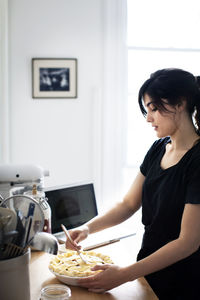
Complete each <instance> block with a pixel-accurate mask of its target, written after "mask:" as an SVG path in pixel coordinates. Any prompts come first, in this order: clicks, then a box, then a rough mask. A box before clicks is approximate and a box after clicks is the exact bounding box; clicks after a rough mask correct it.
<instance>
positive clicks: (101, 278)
mask: <svg viewBox="0 0 200 300" xmlns="http://www.w3.org/2000/svg"><path fill="white" fill-rule="evenodd" d="M199 246H200V204H186V205H185V209H184V213H183V217H182V224H181V232H180V235H179V237H178V238H177V239H176V240H174V241H172V242H169V243H168V244H166V245H165V246H163V247H161V248H160V249H159V250H157V251H156V252H154V253H153V254H151V255H149V256H148V257H146V258H144V259H142V260H140V261H138V262H136V263H134V264H132V265H130V266H127V267H118V266H112V265H105V266H102V267H101V266H95V267H94V270H100V269H102V270H104V272H101V273H99V274H97V275H95V276H94V277H93V278H91V279H81V280H80V282H79V283H80V285H81V286H84V287H87V288H89V290H91V291H95V292H103V291H106V290H109V289H112V288H114V287H116V286H118V285H120V284H123V283H125V282H127V281H132V280H135V279H137V278H139V277H142V276H145V275H148V274H150V273H153V272H156V271H159V270H161V269H163V268H166V267H168V266H170V265H172V264H173V263H176V262H178V261H180V260H182V259H184V258H186V257H188V256H189V255H191V254H192V253H194V252H195V251H197V249H198V248H199Z"/></svg>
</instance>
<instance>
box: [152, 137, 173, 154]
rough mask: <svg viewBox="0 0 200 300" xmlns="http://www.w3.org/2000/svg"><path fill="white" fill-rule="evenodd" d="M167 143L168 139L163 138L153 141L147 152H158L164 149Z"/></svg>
mask: <svg viewBox="0 0 200 300" xmlns="http://www.w3.org/2000/svg"><path fill="white" fill-rule="evenodd" d="M169 142H170V137H164V138H161V139H158V140H155V141H154V143H153V144H152V145H151V147H150V149H149V150H151V151H156V150H160V149H161V148H163V147H165V146H166V144H168V143H169Z"/></svg>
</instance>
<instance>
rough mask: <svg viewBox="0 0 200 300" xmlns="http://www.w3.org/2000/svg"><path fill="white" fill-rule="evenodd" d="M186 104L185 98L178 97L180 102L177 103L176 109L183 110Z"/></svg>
mask: <svg viewBox="0 0 200 300" xmlns="http://www.w3.org/2000/svg"><path fill="white" fill-rule="evenodd" d="M186 105H187V103H186V100H185V98H182V99H180V102H179V103H178V104H177V106H176V107H177V110H178V111H180V112H181V111H183V110H185V109H186Z"/></svg>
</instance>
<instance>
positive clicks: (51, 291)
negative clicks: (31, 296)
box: [41, 284, 71, 300]
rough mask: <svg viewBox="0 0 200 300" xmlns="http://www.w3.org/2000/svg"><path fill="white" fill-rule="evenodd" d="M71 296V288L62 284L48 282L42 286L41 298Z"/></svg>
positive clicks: (67, 297) (62, 299) (60, 299)
mask: <svg viewBox="0 0 200 300" xmlns="http://www.w3.org/2000/svg"><path fill="white" fill-rule="evenodd" d="M70 297H71V289H70V288H69V287H68V286H67V285H64V284H49V285H47V286H45V287H43V288H42V290H41V299H42V300H43V299H44V300H47V299H55V300H56V299H57V300H67V299H69V298H70Z"/></svg>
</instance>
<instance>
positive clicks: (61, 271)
mask: <svg viewBox="0 0 200 300" xmlns="http://www.w3.org/2000/svg"><path fill="white" fill-rule="evenodd" d="M81 253H82V255H83V256H85V258H86V260H87V261H88V262H89V263H88V264H85V263H84V262H83V261H82V260H81V258H80V257H79V255H78V254H77V252H76V251H73V250H67V252H65V253H60V254H58V255H56V256H55V257H54V258H53V259H52V260H51V261H50V263H49V270H50V271H51V272H52V273H53V274H54V275H55V276H56V277H57V279H58V280H60V281H61V282H63V283H66V284H69V285H78V284H77V282H78V279H80V278H84V277H88V276H92V275H94V274H96V273H99V272H101V270H98V271H92V270H91V268H92V267H94V266H95V265H97V264H107V263H108V264H112V263H113V262H112V260H111V259H110V257H109V256H108V255H104V254H101V253H96V252H94V251H81Z"/></svg>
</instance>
